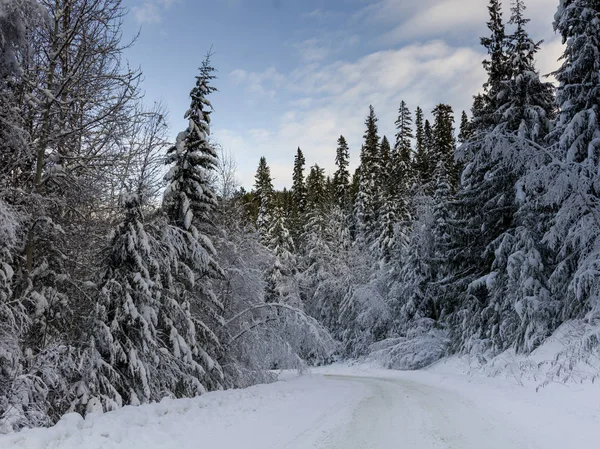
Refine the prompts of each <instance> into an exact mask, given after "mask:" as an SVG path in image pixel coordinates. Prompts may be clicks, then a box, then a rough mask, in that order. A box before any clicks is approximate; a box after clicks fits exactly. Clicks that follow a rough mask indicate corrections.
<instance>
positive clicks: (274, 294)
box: [265, 206, 301, 307]
mask: <svg viewBox="0 0 600 449" xmlns="http://www.w3.org/2000/svg"><path fill="white" fill-rule="evenodd" d="M266 246H267V248H269V249H270V250H271V252H272V253H273V258H274V260H273V264H272V265H271V268H270V269H269V270H268V272H267V273H266V284H267V285H266V288H265V302H267V303H282V304H288V305H292V306H294V307H300V306H301V303H300V294H299V292H298V286H297V283H296V279H295V275H296V258H295V256H294V242H293V240H292V237H291V234H290V232H289V230H288V227H287V224H286V219H285V214H284V211H283V208H282V207H281V206H275V207H274V209H273V219H272V221H271V226H270V228H269V230H268V233H267V237H266Z"/></svg>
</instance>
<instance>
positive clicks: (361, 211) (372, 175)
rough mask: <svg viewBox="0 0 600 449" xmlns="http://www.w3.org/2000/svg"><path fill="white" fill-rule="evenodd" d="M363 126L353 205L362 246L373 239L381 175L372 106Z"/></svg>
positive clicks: (357, 233)
mask: <svg viewBox="0 0 600 449" xmlns="http://www.w3.org/2000/svg"><path fill="white" fill-rule="evenodd" d="M365 126H366V127H367V129H366V131H365V134H364V139H365V142H364V144H363V147H362V150H361V155H360V178H359V180H358V192H357V197H356V201H355V205H354V215H355V222H356V238H357V239H358V240H359V242H361V243H362V244H366V243H370V242H371V241H372V240H373V238H375V234H376V228H377V212H378V210H379V188H380V184H379V179H378V178H379V176H380V173H381V162H380V154H379V135H378V128H377V117H376V116H375V110H374V109H373V106H370V107H369V116H368V117H367V119H366V121H365Z"/></svg>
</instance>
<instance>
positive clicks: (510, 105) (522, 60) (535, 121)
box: [498, 0, 554, 141]
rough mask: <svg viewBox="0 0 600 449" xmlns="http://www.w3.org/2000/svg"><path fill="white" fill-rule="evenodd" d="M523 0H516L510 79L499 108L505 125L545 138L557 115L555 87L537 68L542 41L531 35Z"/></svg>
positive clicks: (523, 135) (509, 42) (509, 129)
mask: <svg viewBox="0 0 600 449" xmlns="http://www.w3.org/2000/svg"><path fill="white" fill-rule="evenodd" d="M525 9H526V8H525V4H524V3H523V0H515V1H514V4H513V7H512V8H511V12H512V14H511V18H510V21H509V23H510V24H512V25H514V26H515V27H516V30H515V32H514V33H513V34H512V35H510V36H509V37H508V38H507V49H508V52H509V55H510V57H509V59H508V61H507V66H508V69H509V70H510V78H509V80H508V81H506V82H504V84H503V85H502V87H501V89H500V94H499V97H500V98H501V100H499V109H498V113H499V114H501V123H502V125H501V126H502V127H503V128H504V129H505V130H506V131H507V132H515V133H516V134H517V136H518V137H520V138H523V139H530V140H533V141H542V140H543V139H544V138H545V137H546V135H547V134H548V132H549V131H550V122H551V120H552V119H553V118H554V87H553V86H552V84H551V83H544V82H542V81H541V79H540V75H539V72H538V71H537V70H536V68H535V57H536V54H537V52H538V51H539V50H540V45H541V43H542V42H535V41H534V40H533V39H531V38H530V37H529V34H528V33H527V30H526V25H527V24H528V23H529V21H530V20H529V19H526V18H525V17H524V12H525Z"/></svg>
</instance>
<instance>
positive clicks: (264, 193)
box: [254, 156, 274, 239]
mask: <svg viewBox="0 0 600 449" xmlns="http://www.w3.org/2000/svg"><path fill="white" fill-rule="evenodd" d="M254 196H255V199H256V201H257V203H258V218H257V221H256V226H257V228H258V231H259V232H260V235H261V237H262V238H263V239H264V238H265V236H266V234H267V232H268V229H269V227H270V226H271V219H272V216H271V212H272V208H273V206H274V205H273V200H274V198H273V196H274V190H273V179H272V178H271V169H270V168H269V166H268V165H267V159H266V158H265V157H264V156H263V157H261V158H260V161H259V163H258V168H257V170H256V175H255V177H254Z"/></svg>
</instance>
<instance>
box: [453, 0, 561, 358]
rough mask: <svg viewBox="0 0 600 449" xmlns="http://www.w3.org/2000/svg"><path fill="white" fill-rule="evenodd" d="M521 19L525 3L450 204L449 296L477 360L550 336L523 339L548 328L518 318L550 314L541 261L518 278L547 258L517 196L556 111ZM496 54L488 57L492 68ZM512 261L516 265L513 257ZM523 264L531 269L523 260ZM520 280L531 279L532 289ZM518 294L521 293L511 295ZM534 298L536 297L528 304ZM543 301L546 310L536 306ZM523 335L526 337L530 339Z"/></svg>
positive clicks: (539, 157)
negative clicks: (535, 294) (533, 309)
mask: <svg viewBox="0 0 600 449" xmlns="http://www.w3.org/2000/svg"><path fill="white" fill-rule="evenodd" d="M523 11H524V6H523V4H522V2H521V1H517V2H516V3H515V6H514V7H513V9H512V18H511V23H513V24H515V25H516V32H515V34H514V35H510V36H506V35H505V34H504V32H503V33H502V34H503V36H504V38H503V42H504V44H503V45H504V48H510V51H511V57H510V58H508V57H506V58H502V59H501V61H502V72H501V73H502V74H503V75H502V76H503V77H508V78H506V79H504V80H497V79H496V76H498V75H497V70H496V71H494V70H492V68H493V67H494V66H493V64H487V65H486V67H487V68H488V73H489V76H490V79H489V81H488V83H487V84H486V89H487V92H488V93H489V92H491V90H490V89H491V87H489V86H494V87H493V89H494V90H495V92H496V93H495V95H494V103H493V104H494V105H495V108H496V109H495V110H493V111H492V110H491V109H490V108H489V105H490V104H491V103H489V102H490V101H491V100H490V99H489V98H484V102H485V101H487V102H488V103H487V106H485V107H484V108H483V109H481V110H480V108H479V106H477V107H474V111H482V112H481V113H482V114H486V117H487V118H483V119H482V118H481V117H474V123H475V124H476V128H475V135H474V137H473V138H472V139H471V140H469V141H467V142H466V143H465V144H463V145H462V147H461V158H462V159H463V160H464V161H466V162H467V166H466V168H465V170H464V172H463V175H462V186H461V189H460V191H459V192H458V195H457V199H456V201H455V202H454V204H453V210H454V215H455V219H456V225H455V226H453V227H452V229H453V237H452V240H453V242H454V245H453V249H452V251H451V254H452V257H453V258H452V264H453V268H454V272H455V273H462V275H458V277H457V278H455V279H454V280H453V286H452V288H451V291H452V295H454V296H455V297H454V301H455V302H457V303H458V304H459V307H460V308H462V311H461V312H460V313H459V318H458V321H457V323H460V326H461V327H462V331H461V332H462V333H461V337H460V338H459V340H460V342H461V343H460V345H462V348H463V349H466V350H473V351H475V352H479V353H481V352H483V351H487V350H491V351H492V353H497V352H498V351H502V350H504V349H506V348H508V347H509V346H511V345H513V344H514V343H515V341H518V342H520V344H524V346H516V349H517V350H520V349H525V348H528V349H532V348H533V347H534V346H535V344H537V343H539V341H540V339H542V338H544V337H545V336H546V333H547V331H544V332H543V333H542V335H537V336H534V335H533V334H532V332H530V331H527V330H525V331H524V329H528V328H529V329H533V328H535V329H538V330H539V329H543V328H544V325H543V324H541V323H530V322H526V321H529V320H530V319H531V317H532V316H534V315H536V314H535V313H531V312H528V313H526V314H523V313H521V311H522V310H524V309H530V308H531V307H539V308H540V310H542V309H544V308H546V307H547V306H548V304H547V299H548V295H547V294H546V292H545V287H544V285H545V280H544V279H545V276H546V274H545V273H544V270H545V267H544V264H543V263H542V262H541V261H540V260H539V258H537V259H530V260H531V264H530V266H525V265H522V266H520V268H519V269H518V270H517V269H516V268H515V265H514V264H515V263H516V260H517V259H521V258H522V254H523V252H524V251H525V252H527V253H528V254H529V255H534V254H537V255H539V254H541V252H543V250H542V249H541V248H539V249H536V248H535V247H536V244H535V243H534V240H532V238H534V235H535V232H533V231H534V230H533V229H532V230H528V229H527V226H530V225H531V224H532V223H533V222H534V221H533V220H532V219H531V218H528V216H527V215H528V214H532V213H533V214H536V215H539V212H540V211H537V212H536V211H535V210H534V209H533V208H532V207H531V205H530V204H520V203H519V202H518V201H517V196H518V190H517V188H518V185H519V184H520V180H521V178H522V177H523V176H524V175H525V174H526V172H527V171H528V170H532V169H533V168H534V167H535V165H536V164H539V163H540V162H541V161H543V160H544V158H545V153H544V151H542V150H540V148H539V146H538V144H537V143H536V142H541V141H542V140H543V139H544V138H545V136H546V134H547V132H548V129H549V122H550V119H551V118H552V115H553V110H554V108H553V104H552V87H551V85H550V84H548V83H543V82H541V81H540V77H539V74H538V72H537V71H536V70H535V67H534V59H535V58H534V57H535V54H536V52H537V50H538V48H539V45H538V44H536V43H535V42H533V41H532V40H531V39H530V38H529V37H528V35H527V33H526V31H525V25H526V23H527V20H526V19H524V17H523ZM493 17H494V16H493ZM494 48H495V47H494ZM494 48H492V49H490V52H491V60H492V61H493V60H494V54H493V53H492V52H493V50H494ZM507 74H508V75H507ZM486 108H487V109H486ZM492 118H493V120H492ZM480 119H481V120H480ZM483 122H486V123H488V127H487V128H486V127H482V126H479V125H477V123H479V124H481V123H483ZM521 191H522V189H521ZM520 196H521V197H522V199H523V200H524V199H525V198H524V197H523V195H520ZM520 209H521V210H520ZM517 212H519V213H518V214H517ZM540 217H541V215H540ZM517 218H518V219H517ZM517 237H520V238H517ZM522 239H524V240H522ZM466 248H468V249H469V251H468V252H467V251H465V249H466ZM513 253H514V254H515V257H516V258H517V259H515V258H513V257H512V256H511V254H513ZM522 262H524V263H525V264H526V263H527V261H526V260H525V259H522ZM519 276H527V279H529V280H530V281H529V283H527V282H526V281H527V279H521V278H519ZM534 282H535V283H536V285H537V286H535V287H534V286H533V283H534ZM527 285H529V286H531V287H526V286H527ZM515 286H521V287H523V288H520V289H518V290H514V288H515ZM534 290H535V291H536V292H538V293H539V297H531V295H532V292H533V291H534ZM542 298H543V300H544V301H546V304H544V303H541V302H539V301H540V299H542ZM528 304H529V305H528ZM533 304H535V305H533ZM543 316H546V313H542V312H540V313H539V314H537V317H538V318H539V317H543ZM544 319H545V318H544ZM518 332H521V334H520V335H517V333H518ZM523 332H526V333H527V334H528V335H529V337H528V338H527V339H525V337H524V335H523V334H522V333H523ZM526 340H527V341H526Z"/></svg>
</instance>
